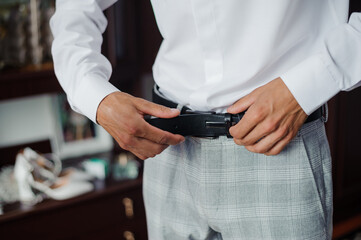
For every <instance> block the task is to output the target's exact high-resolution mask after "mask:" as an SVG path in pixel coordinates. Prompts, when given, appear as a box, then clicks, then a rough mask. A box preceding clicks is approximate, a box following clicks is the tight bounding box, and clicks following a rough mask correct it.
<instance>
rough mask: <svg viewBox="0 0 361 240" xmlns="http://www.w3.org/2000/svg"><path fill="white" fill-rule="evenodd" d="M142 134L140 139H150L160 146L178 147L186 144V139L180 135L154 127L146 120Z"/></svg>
mask: <svg viewBox="0 0 361 240" xmlns="http://www.w3.org/2000/svg"><path fill="white" fill-rule="evenodd" d="M142 129H143V131H142V133H141V134H140V135H138V137H142V138H145V139H149V140H150V141H153V142H155V143H158V144H166V145H177V144H179V143H181V142H184V140H185V138H184V137H183V136H182V135H179V134H173V133H170V132H167V131H164V130H161V129H159V128H157V127H154V126H152V125H151V124H149V123H147V122H146V121H145V120H144V122H143V123H142Z"/></svg>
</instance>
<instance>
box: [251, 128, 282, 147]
mask: <svg viewBox="0 0 361 240" xmlns="http://www.w3.org/2000/svg"><path fill="white" fill-rule="evenodd" d="M288 133H289V131H288V129H287V128H279V129H277V130H276V131H274V132H272V133H270V134H269V135H266V136H265V137H263V138H262V139H260V140H259V141H257V142H256V143H255V144H253V145H248V146H246V148H247V150H249V151H251V152H255V153H267V152H269V151H270V150H271V149H272V148H273V147H274V146H275V145H276V144H277V143H278V142H280V141H281V140H282V139H283V138H285V137H286V136H287V135H288Z"/></svg>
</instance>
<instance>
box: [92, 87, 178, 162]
mask: <svg viewBox="0 0 361 240" xmlns="http://www.w3.org/2000/svg"><path fill="white" fill-rule="evenodd" d="M179 114H180V112H179V110H177V109H171V108H167V107H164V106H161V105H158V104H154V103H152V102H149V101H146V100H144V99H141V98H136V97H133V96H131V95H129V94H127V93H124V92H114V93H111V94H109V95H108V96H106V97H105V98H104V99H103V101H102V102H101V103H100V104H99V107H98V110H97V122H98V123H99V124H100V125H101V126H102V127H103V128H104V129H105V130H106V131H108V132H109V133H110V134H111V135H112V136H113V137H114V139H115V140H116V141H117V142H118V144H119V146H120V147H121V148H123V149H125V150H128V151H130V152H132V153H133V154H135V155H136V156H137V157H139V158H140V159H142V160H145V159H147V158H150V157H154V156H155V155H157V154H159V153H161V152H162V151H163V150H164V149H166V148H167V147H168V146H169V145H176V144H178V143H181V142H183V141H184V137H183V136H181V135H176V134H172V133H170V132H166V131H163V130H161V129H159V128H156V127H154V126H152V125H150V124H149V123H147V122H146V121H145V120H144V115H151V116H155V117H159V118H173V117H176V116H178V115H179Z"/></svg>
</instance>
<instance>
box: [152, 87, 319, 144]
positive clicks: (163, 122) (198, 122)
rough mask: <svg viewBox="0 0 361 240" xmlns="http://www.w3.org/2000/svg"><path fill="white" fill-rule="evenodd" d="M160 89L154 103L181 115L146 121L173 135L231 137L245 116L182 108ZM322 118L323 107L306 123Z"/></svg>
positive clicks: (156, 92)
mask: <svg viewBox="0 0 361 240" xmlns="http://www.w3.org/2000/svg"><path fill="white" fill-rule="evenodd" d="M158 89H159V88H158V86H155V87H154V89H153V102H154V103H157V104H160V105H163V106H166V107H170V108H178V109H180V111H181V114H180V115H179V116H178V117H175V118H170V119H162V118H146V121H147V122H149V123H150V124H151V125H153V126H155V127H158V128H160V129H162V130H165V131H168V132H171V133H175V134H181V135H183V136H194V137H218V136H222V135H226V136H228V137H231V136H230V134H229V128H230V127H231V126H233V125H235V124H237V123H238V122H239V121H240V120H241V119H242V117H243V115H244V114H245V112H242V113H239V114H229V113H215V112H201V111H192V110H191V109H189V108H188V107H185V106H182V107H180V106H179V104H177V103H174V102H172V101H170V100H168V99H166V98H164V97H162V96H161V93H160V92H159V90H158ZM322 116H323V107H320V108H318V109H317V110H316V111H315V112H313V113H312V114H310V115H309V116H308V117H307V119H306V121H305V122H306V123H308V122H312V121H314V120H317V119H319V118H321V117H322Z"/></svg>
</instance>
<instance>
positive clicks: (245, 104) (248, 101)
mask: <svg viewBox="0 0 361 240" xmlns="http://www.w3.org/2000/svg"><path fill="white" fill-rule="evenodd" d="M253 103H254V101H253V99H252V98H251V97H250V95H246V96H245V97H243V98H241V99H239V100H238V101H237V102H235V103H234V104H233V105H231V106H230V107H229V108H227V112H228V113H231V114H237V113H240V112H244V111H246V110H247V109H248V108H249V107H250V106H251V105H252V104H253Z"/></svg>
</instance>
